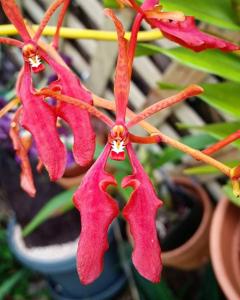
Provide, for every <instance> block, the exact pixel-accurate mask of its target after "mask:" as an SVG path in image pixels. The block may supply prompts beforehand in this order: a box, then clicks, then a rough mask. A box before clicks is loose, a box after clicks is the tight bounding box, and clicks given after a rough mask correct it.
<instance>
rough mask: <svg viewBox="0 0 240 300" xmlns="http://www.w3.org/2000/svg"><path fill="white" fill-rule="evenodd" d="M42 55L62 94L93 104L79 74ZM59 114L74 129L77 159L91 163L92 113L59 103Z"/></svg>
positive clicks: (92, 142) (86, 163) (93, 134)
mask: <svg viewBox="0 0 240 300" xmlns="http://www.w3.org/2000/svg"><path fill="white" fill-rule="evenodd" d="M40 54H41V56H42V57H43V58H44V59H45V60H46V61H47V62H48V63H49V65H50V66H51V67H52V68H53V69H54V71H55V72H56V73H57V75H58V77H59V80H58V81H57V85H58V86H61V91H62V94H64V95H67V96H70V97H74V98H77V99H80V100H82V101H85V102H87V103H88V104H92V103H93V100H92V96H91V94H90V92H88V91H87V90H86V89H85V88H84V87H83V86H82V85H81V83H80V80H79V79H78V78H77V76H76V75H75V74H74V73H73V72H72V71H70V70H68V69H67V68H65V67H63V66H61V65H60V64H58V63H57V62H55V61H54V60H53V59H52V58H50V57H49V56H48V55H47V54H46V53H45V52H44V51H42V50H41V52H40ZM57 114H58V116H59V117H61V118H62V119H64V120H65V121H66V122H67V123H68V124H69V126H70V127H71V129H72V132H73V137H74V145H73V155H74V159H75V161H76V162H77V163H78V164H79V165H81V166H87V165H89V164H90V163H91V162H92V160H93V156H94V152H95V133H94V131H93V128H92V125H91V120H90V115H89V113H88V112H87V111H85V110H82V109H80V108H77V107H76V106H74V105H71V104H68V103H63V102H61V103H59V106H58V110H57Z"/></svg>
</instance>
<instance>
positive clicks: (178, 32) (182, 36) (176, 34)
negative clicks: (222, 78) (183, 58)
mask: <svg viewBox="0 0 240 300" xmlns="http://www.w3.org/2000/svg"><path fill="white" fill-rule="evenodd" d="M151 25H152V26H153V27H158V28H159V29H160V30H161V32H162V33H163V35H164V36H165V37H167V38H168V39H170V40H172V41H174V42H176V43H178V44H180V45H182V46H184V47H187V48H190V49H192V50H194V51H197V52H198V51H202V50H205V49H210V48H217V49H220V50H222V51H234V50H237V49H239V47H238V46H236V45H234V44H232V43H230V42H228V41H224V40H223V39H219V38H217V37H214V36H212V35H209V34H206V33H203V32H201V31H200V30H199V29H198V28H197V26H196V25H195V21H194V17H186V18H185V21H183V22H178V21H172V22H170V21H159V20H155V19H151Z"/></svg>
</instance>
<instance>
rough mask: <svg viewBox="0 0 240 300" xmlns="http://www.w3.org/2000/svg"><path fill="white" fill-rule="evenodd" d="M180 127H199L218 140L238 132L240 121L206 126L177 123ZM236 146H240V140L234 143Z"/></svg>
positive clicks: (198, 128)
mask: <svg viewBox="0 0 240 300" xmlns="http://www.w3.org/2000/svg"><path fill="white" fill-rule="evenodd" d="M177 126H178V128H180V129H197V130H199V131H201V132H205V133H208V134H210V135H212V136H213V137H215V138H216V139H218V140H221V139H223V138H225V137H227V136H228V135H230V134H231V133H234V132H236V131H237V130H239V128H240V121H236V122H228V123H214V124H210V125H204V126H193V125H187V124H182V123H181V124H177ZM233 144H234V145H235V146H236V147H238V148H240V140H238V141H236V142H234V143H233Z"/></svg>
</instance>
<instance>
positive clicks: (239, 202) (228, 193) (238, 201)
mask: <svg viewBox="0 0 240 300" xmlns="http://www.w3.org/2000/svg"><path fill="white" fill-rule="evenodd" d="M223 191H224V193H225V194H226V196H227V197H228V199H229V200H230V201H231V202H232V203H234V204H235V205H237V206H240V197H236V196H235V195H234V194H233V190H232V186H231V183H230V182H229V183H228V184H226V185H225V186H224V187H223Z"/></svg>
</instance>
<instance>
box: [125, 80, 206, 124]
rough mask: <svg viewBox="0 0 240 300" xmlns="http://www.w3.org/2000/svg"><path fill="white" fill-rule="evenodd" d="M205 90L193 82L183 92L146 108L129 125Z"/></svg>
mask: <svg viewBox="0 0 240 300" xmlns="http://www.w3.org/2000/svg"><path fill="white" fill-rule="evenodd" d="M203 91H204V90H203V88H202V87H200V86H198V85H196V84H192V85H190V86H189V87H187V88H185V89H184V90H182V91H181V92H179V93H178V94H176V95H173V96H170V97H168V98H166V99H163V100H160V101H158V102H156V103H154V104H153V105H151V106H149V107H147V108H146V109H144V110H143V111H142V112H141V113H139V114H137V115H136V117H135V118H132V119H131V120H130V121H129V122H128V124H127V127H128V128H130V127H132V126H134V125H136V124H138V123H139V122H141V121H143V120H145V119H147V118H149V117H151V116H152V115H153V114H155V113H157V112H159V111H161V110H162V109H165V108H167V107H170V106H172V105H174V104H177V103H179V102H181V101H183V100H186V99H187V98H188V97H193V96H197V95H198V94H200V93H202V92H203Z"/></svg>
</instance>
